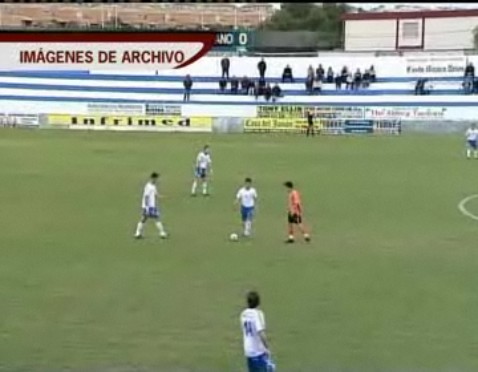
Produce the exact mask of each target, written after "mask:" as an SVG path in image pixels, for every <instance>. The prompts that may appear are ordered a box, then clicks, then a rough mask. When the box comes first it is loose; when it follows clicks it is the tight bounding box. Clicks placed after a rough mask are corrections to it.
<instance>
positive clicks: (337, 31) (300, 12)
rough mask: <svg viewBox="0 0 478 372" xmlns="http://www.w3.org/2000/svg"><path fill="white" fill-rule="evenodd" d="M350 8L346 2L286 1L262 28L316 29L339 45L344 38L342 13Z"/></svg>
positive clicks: (282, 29)
mask: <svg viewBox="0 0 478 372" xmlns="http://www.w3.org/2000/svg"><path fill="white" fill-rule="evenodd" d="M348 10H349V7H348V6H347V5H346V4H345V3H323V5H315V4H310V3H285V4H281V9H280V10H278V11H276V12H275V13H274V15H273V16H272V17H271V18H270V19H269V20H267V21H266V22H265V23H263V24H262V25H261V27H260V29H263V30H275V31H316V32H318V33H320V35H321V38H327V39H329V40H327V41H329V42H332V43H333V44H334V45H337V46H339V45H340V43H341V41H342V40H343V33H344V27H343V21H342V19H341V17H342V15H343V14H344V13H346V12H347V11H348Z"/></svg>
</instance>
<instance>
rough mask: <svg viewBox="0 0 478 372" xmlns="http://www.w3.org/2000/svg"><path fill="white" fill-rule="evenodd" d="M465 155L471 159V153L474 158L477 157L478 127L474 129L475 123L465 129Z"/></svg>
mask: <svg viewBox="0 0 478 372" xmlns="http://www.w3.org/2000/svg"><path fill="white" fill-rule="evenodd" d="M465 136H466V144H467V148H466V157H467V159H471V154H472V153H473V156H474V158H475V159H478V129H476V125H475V124H472V125H471V127H470V128H468V129H467V131H466V133H465Z"/></svg>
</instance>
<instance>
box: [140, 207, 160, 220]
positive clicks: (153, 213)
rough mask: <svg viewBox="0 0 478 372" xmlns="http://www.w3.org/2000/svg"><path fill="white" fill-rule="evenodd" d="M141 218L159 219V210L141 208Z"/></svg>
mask: <svg viewBox="0 0 478 372" xmlns="http://www.w3.org/2000/svg"><path fill="white" fill-rule="evenodd" d="M143 216H144V217H148V218H159V210H158V208H156V207H148V208H143Z"/></svg>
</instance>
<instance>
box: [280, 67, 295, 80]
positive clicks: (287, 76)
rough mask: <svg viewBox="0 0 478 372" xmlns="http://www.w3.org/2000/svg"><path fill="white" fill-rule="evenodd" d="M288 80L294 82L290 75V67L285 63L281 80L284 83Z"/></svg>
mask: <svg viewBox="0 0 478 372" xmlns="http://www.w3.org/2000/svg"><path fill="white" fill-rule="evenodd" d="M286 80H288V81H289V82H290V83H293V82H294V77H293V76H292V68H291V67H290V66H289V65H287V66H285V68H284V72H283V73H282V82H283V83H285V82H286Z"/></svg>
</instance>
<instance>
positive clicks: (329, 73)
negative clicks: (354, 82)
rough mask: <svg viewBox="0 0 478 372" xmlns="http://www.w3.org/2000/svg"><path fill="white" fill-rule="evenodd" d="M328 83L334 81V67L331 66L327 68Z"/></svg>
mask: <svg viewBox="0 0 478 372" xmlns="http://www.w3.org/2000/svg"><path fill="white" fill-rule="evenodd" d="M327 83H328V84H333V83H334V70H332V67H329V68H328V69H327Z"/></svg>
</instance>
